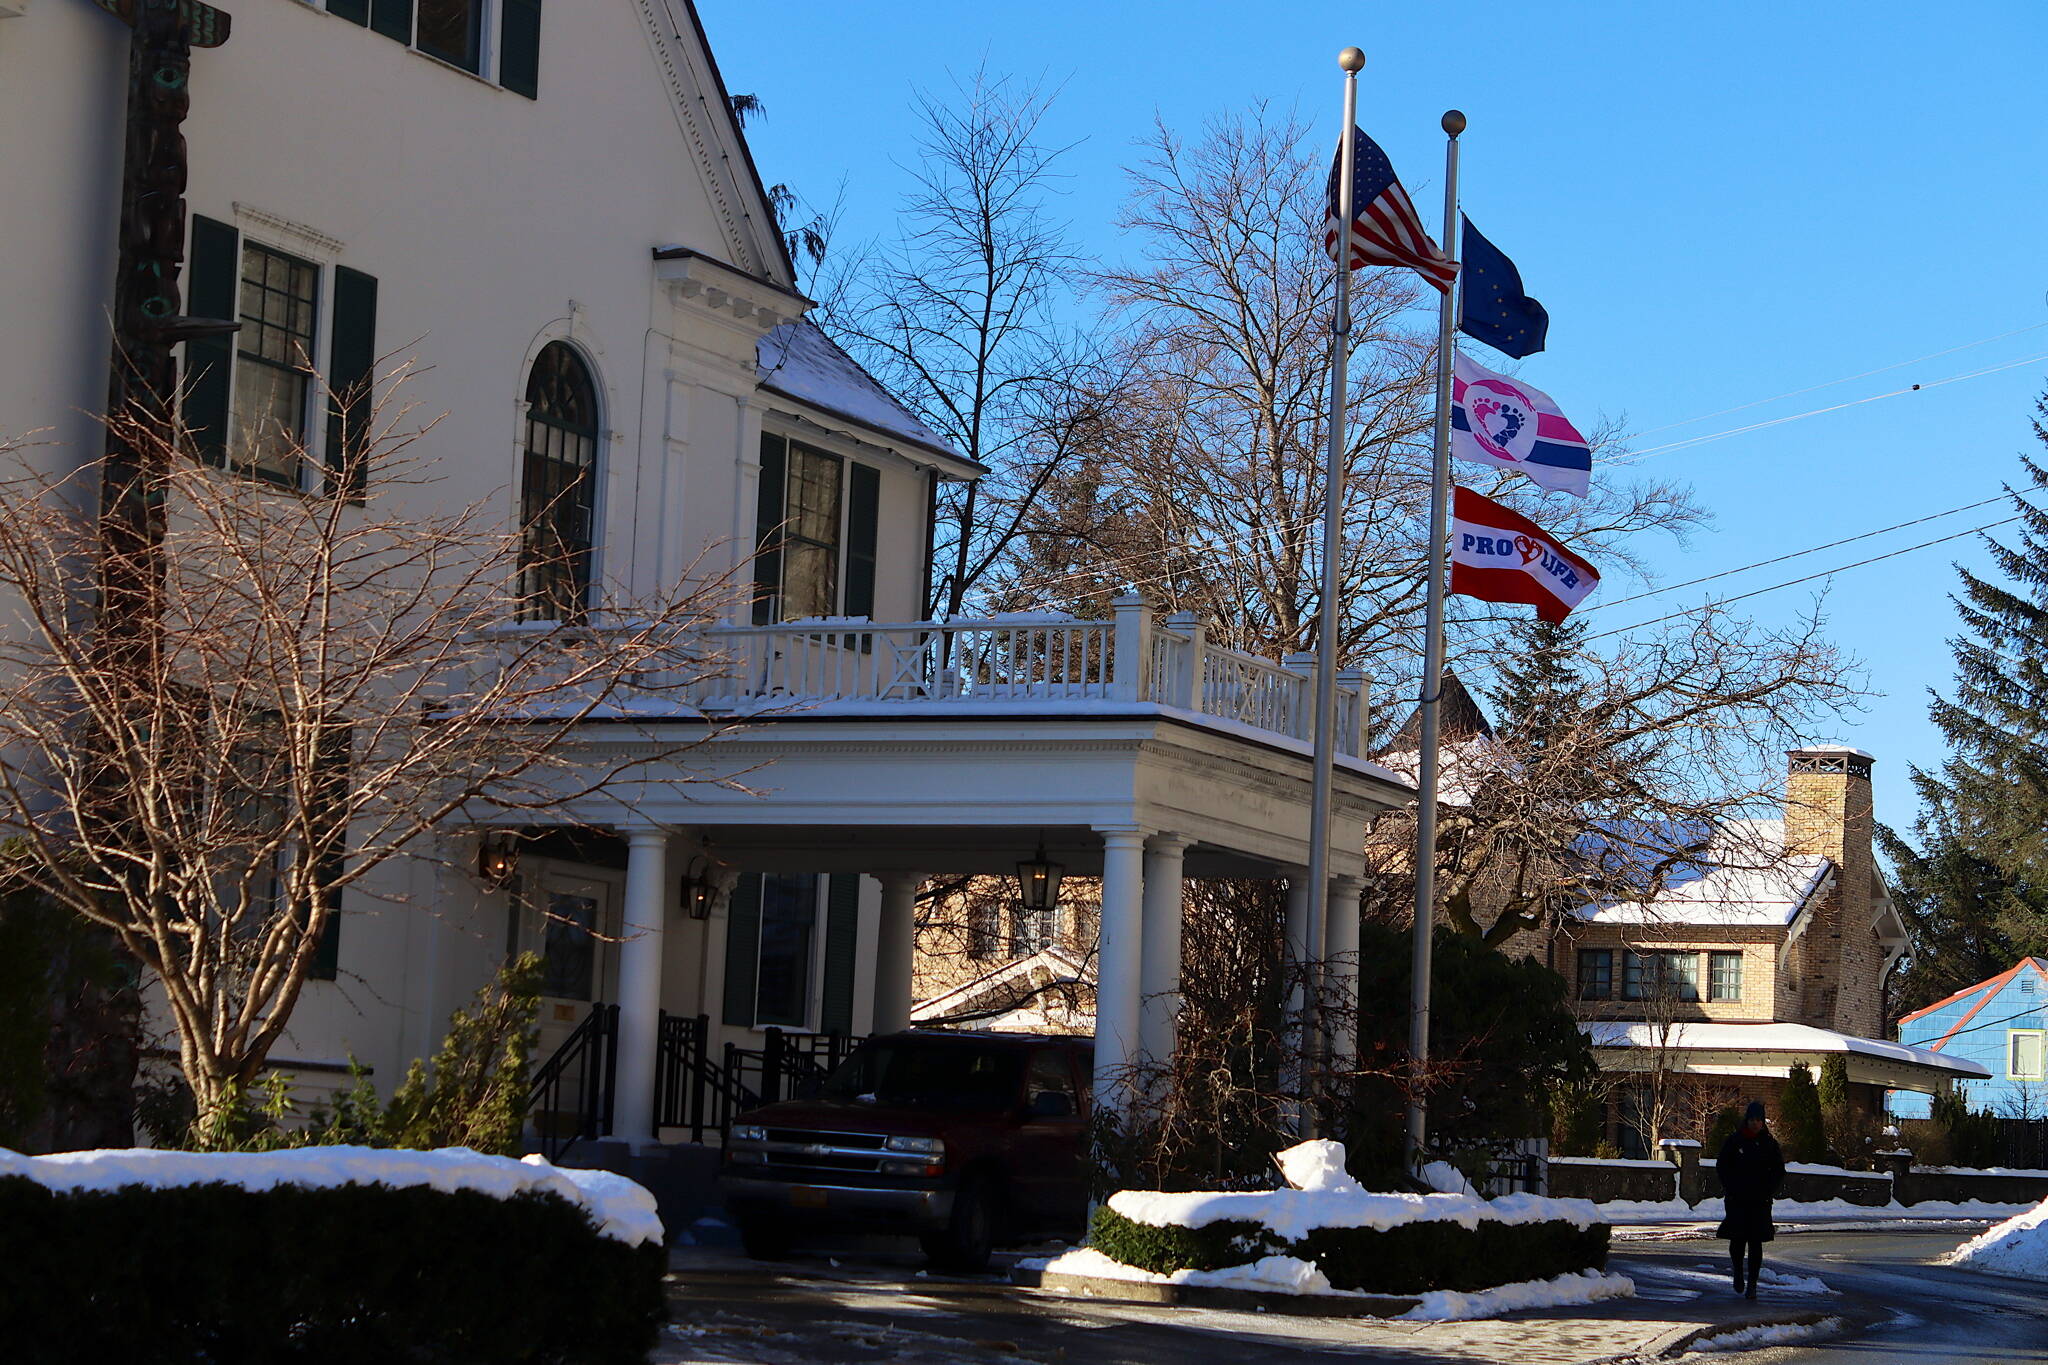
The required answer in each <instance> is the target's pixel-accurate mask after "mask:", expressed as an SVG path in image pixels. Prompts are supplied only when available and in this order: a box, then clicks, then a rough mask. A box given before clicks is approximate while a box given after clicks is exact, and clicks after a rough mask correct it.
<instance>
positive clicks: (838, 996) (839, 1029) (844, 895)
mask: <svg viewBox="0 0 2048 1365" xmlns="http://www.w3.org/2000/svg"><path fill="white" fill-rule="evenodd" d="M826 883H827V886H826V892H825V990H824V1003H823V1006H822V1008H821V1009H820V1011H819V1014H818V1027H819V1028H820V1029H821V1030H823V1031H824V1032H826V1033H852V1032H853V977H854V966H855V961H856V955H857V954H858V953H859V951H860V874H859V873H857V872H852V873H838V872H835V873H833V874H832V875H831V876H830V877H829V878H827V879H826Z"/></svg>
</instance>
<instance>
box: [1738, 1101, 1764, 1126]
mask: <svg viewBox="0 0 2048 1365" xmlns="http://www.w3.org/2000/svg"><path fill="white" fill-rule="evenodd" d="M1751 1119H1755V1120H1756V1121H1757V1122H1758V1123H1762V1122H1763V1121H1764V1102H1763V1101H1762V1100H1751V1101H1750V1102H1749V1108H1747V1109H1745V1110H1743V1111H1742V1121H1743V1122H1744V1123H1747V1122H1749V1121H1750V1120H1751Z"/></svg>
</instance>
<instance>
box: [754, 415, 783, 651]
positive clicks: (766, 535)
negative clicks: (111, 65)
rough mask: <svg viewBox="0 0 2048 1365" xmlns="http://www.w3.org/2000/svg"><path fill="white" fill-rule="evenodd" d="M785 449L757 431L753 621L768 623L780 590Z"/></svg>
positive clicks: (772, 619) (773, 612)
mask: <svg viewBox="0 0 2048 1365" xmlns="http://www.w3.org/2000/svg"><path fill="white" fill-rule="evenodd" d="M788 462H789V451H788V447H787V446H786V445H785V443H784V442H783V439H782V438H781V437H780V436H770V435H769V434H768V433H766V432H763V433H761V486H760V490H759V492H758V493H757V494H756V495H755V498H754V624H755V625H757V626H765V625H769V624H771V623H772V622H773V621H774V620H775V617H776V615H777V614H778V613H777V608H776V601H777V598H778V597H779V596H780V595H781V593H782V519H783V517H784V516H786V515H787V513H786V512H785V511H784V510H783V506H784V504H783V491H784V490H783V481H784V479H785V478H786V477H787V475H788Z"/></svg>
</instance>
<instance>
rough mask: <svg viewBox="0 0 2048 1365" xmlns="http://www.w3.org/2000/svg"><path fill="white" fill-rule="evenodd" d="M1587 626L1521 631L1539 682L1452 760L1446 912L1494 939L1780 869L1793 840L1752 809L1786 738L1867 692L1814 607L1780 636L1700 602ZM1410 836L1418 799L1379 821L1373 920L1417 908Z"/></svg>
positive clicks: (1761, 807)
mask: <svg viewBox="0 0 2048 1365" xmlns="http://www.w3.org/2000/svg"><path fill="white" fill-rule="evenodd" d="M1583 634H1584V632H1583V630H1581V629H1575V628H1565V629H1560V628H1556V627H1546V626H1544V625H1543V624H1542V623H1531V624H1530V625H1529V626H1528V627H1526V628H1524V629H1521V630H1518V631H1516V632H1512V633H1511V634H1510V635H1509V636H1508V638H1507V640H1506V641H1505V649H1504V652H1506V653H1508V654H1510V655H1511V656H1512V657H1514V658H1515V659H1517V660H1518V661H1520V662H1521V663H1522V664H1523V665H1525V671H1524V683H1525V689H1526V690H1525V694H1524V695H1522V696H1520V697H1519V698H1518V697H1517V696H1515V695H1514V694H1513V692H1512V691H1511V690H1509V689H1501V690H1497V691H1496V693H1495V696H1496V698H1497V699H1498V700H1499V701H1500V702H1501V703H1502V704H1503V706H1504V709H1505V710H1506V712H1507V713H1506V714H1505V715H1504V716H1503V717H1502V718H1501V723H1500V724H1499V725H1498V726H1496V728H1495V730H1494V733H1493V734H1492V735H1491V736H1490V737H1473V738H1469V739H1466V740H1463V741H1460V742H1459V743H1458V744H1456V745H1455V746H1454V747H1453V748H1452V749H1451V750H1450V751H1449V752H1448V754H1447V757H1446V778H1445V786H1444V798H1443V800H1441V801H1440V803H1439V813H1438V831H1437V887H1438V888H1439V890H1438V894H1439V897H1440V899H1439V902H1438V906H1439V913H1440V914H1441V915H1442V916H1443V918H1444V921H1445V922H1446V923H1448V924H1449V925H1451V926H1452V927H1453V928H1456V929H1457V930H1459V931H1460V932H1462V933H1467V934H1473V935H1477V936H1479V937H1481V938H1483V939H1484V940H1485V941H1486V942H1488V943H1491V944H1495V945H1504V944H1507V943H1509V942H1510V941H1511V940H1514V939H1515V938H1516V936H1517V935H1525V934H1537V933H1542V932H1546V931H1547V930H1549V929H1550V928H1551V927H1552V925H1553V923H1554V921H1555V916H1556V914H1557V913H1558V912H1559V911H1560V910H1561V909H1563V908H1566V907H1572V906H1579V905H1585V904H1589V903H1600V902H1646V903H1647V902H1650V901H1652V900H1653V898H1654V897H1655V896H1656V895H1657V893H1658V892H1659V891H1661V890H1662V889H1663V888H1664V887H1665V886H1666V884H1667V883H1668V882H1669V881H1670V880H1671V878H1672V877H1673V875H1674V874H1676V873H1680V872H1683V871H1686V870H1688V869H1691V870H1697V869H1699V868H1700V867H1702V866H1704V865H1705V864H1706V863H1707V862H1710V861H1711V862H1712V863H1714V864H1717V865H1721V866H1733V867H1749V868H1758V869H1761V868H1768V867H1771V866H1773V865H1775V863H1776V862H1777V861H1778V860H1779V858H1780V857H1781V856H1782V850H1781V849H1780V848H1778V847H1776V846H1775V845H1774V844H1773V843H1772V842H1771V841H1770V840H1768V839H1766V838H1764V837H1762V835H1761V833H1760V832H1759V831H1758V830H1757V829H1756V828H1755V827H1753V826H1752V825H1751V824H1750V823H1749V818H1750V817H1754V816H1757V815H1759V814H1761V813H1763V812H1765V811H1767V810H1769V809H1772V808H1774V807H1775V805H1776V803H1777V801H1778V799H1779V798H1778V784H1779V782H1781V781H1782V778H1781V777H1780V775H1779V774H1780V773H1781V771H1782V754H1783V752H1784V750H1785V749H1787V748H1790V747H1792V746H1794V745H1796V744H1798V743H1800V742H1802V741H1803V738H1804V737H1805V735H1807V734H1808V733H1810V730H1811V726H1812V724H1813V723H1814V721H1815V720H1816V719H1817V718H1818V717H1820V716H1823V715H1828V714H1832V713H1833V712H1835V711H1837V710H1839V709H1842V708H1845V707H1850V706H1853V705H1855V704H1856V702H1857V700H1858V698H1859V696H1860V692H1859V689H1858V685H1857V682H1856V679H1855V673H1854V664H1853V662H1852V661H1851V660H1849V659H1847V658H1846V657H1845V656H1844V655H1843V654H1842V652H1841V651H1840V650H1839V649H1838V648H1836V647H1835V646H1834V645H1833V644H1831V643H1829V642H1828V641H1827V640H1826V639H1825V637H1824V636H1823V635H1822V633H1821V623H1820V621H1819V619H1818V617H1817V616H1814V617H1809V618H1808V619H1807V620H1805V621H1804V622H1802V623H1800V624H1798V625H1796V626H1794V627H1792V628H1790V629H1786V630H1766V629H1762V628H1760V627H1757V626H1756V625H1754V624H1753V623H1750V622H1747V621H1743V620H1741V619H1739V618H1736V617H1733V616H1730V615H1729V614H1727V613H1726V612H1723V611H1703V612H1699V613H1695V614H1693V615H1690V616H1687V617H1683V618H1681V619H1679V620H1677V621H1674V622H1671V623H1668V624H1667V625H1665V626H1664V627H1663V628H1662V629H1661V630H1659V631H1657V632H1656V633H1654V634H1650V635H1645V636H1639V637H1634V638H1625V639H1621V640H1618V641H1616V642H1615V643H1614V644H1613V645H1612V646H1610V647H1609V648H1607V649H1605V650H1596V649H1594V648H1592V647H1591V646H1589V645H1587V644H1586V643H1585V642H1584V641H1583ZM1545 670H1547V675H1546V676H1547V680H1544V679H1534V678H1532V677H1531V675H1532V674H1535V673H1544V672H1545ZM1396 747H1397V748H1398V742H1397V745H1396ZM1414 758H1415V756H1414V755H1413V754H1412V753H1406V754H1404V753H1400V752H1395V753H1391V754H1388V755H1386V761H1387V762H1389V763H1391V764H1393V765H1394V766H1396V767H1402V766H1411V767H1412V765H1413V762H1414ZM1413 832H1414V815H1413V812H1412V811H1403V812H1394V813H1392V814H1389V815H1387V816H1385V817H1382V819H1381V820H1380V821H1379V822H1378V823H1377V824H1376V825H1375V826H1374V829H1373V833H1372V838H1371V843H1370V848H1369V852H1370V853H1371V854H1372V856H1373V857H1374V860H1375V863H1376V872H1375V876H1374V878H1373V882H1372V885H1371V887H1370V888H1369V890H1368V894H1367V902H1368V907H1369V913H1370V914H1371V915H1373V916H1374V917H1375V918H1379V919H1382V920H1387V921H1390V922H1400V921H1402V920H1404V919H1406V918H1408V917H1409V916H1410V915H1411V913H1412V905H1413V894H1414V878H1413V857H1412V849H1413V847H1414V843H1413Z"/></svg>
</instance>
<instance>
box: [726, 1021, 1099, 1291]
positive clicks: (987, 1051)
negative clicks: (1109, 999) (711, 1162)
mask: <svg viewBox="0 0 2048 1365" xmlns="http://www.w3.org/2000/svg"><path fill="white" fill-rule="evenodd" d="M1093 1054H1094V1047H1093V1043H1092V1041H1091V1040H1089V1039H1086V1038H1067V1037H1051V1036H1045V1035H1039V1034H1004V1033H964V1032H940V1031H937V1030H911V1031H909V1032H905V1033H896V1034H889V1035H886V1036H882V1037H875V1038H870V1039H868V1040H867V1041H866V1042H864V1043H862V1044H861V1045H860V1046H859V1047H858V1048H856V1049H855V1050H854V1052H853V1054H852V1055H851V1056H849V1057H848V1058H847V1059H846V1060H845V1061H844V1062H842V1063H841V1064H840V1065H839V1067H838V1068H837V1069H836V1070H835V1071H833V1072H832V1074H831V1075H830V1076H828V1077H827V1078H826V1079H825V1081H824V1083H823V1085H822V1086H821V1087H820V1088H819V1090H818V1093H817V1095H816V1096H815V1097H814V1098H806V1099H794V1100H784V1101H782V1102H781V1103H778V1104H770V1105H765V1106H763V1107H761V1108H758V1109H754V1110H751V1111H749V1112H747V1113H744V1114H741V1115H740V1116H739V1117H738V1118H737V1119H735V1120H734V1122H733V1125H732V1128H731V1131H730V1133H729V1134H728V1136H727V1139H726V1145H725V1164H724V1168H723V1170H722V1172H721V1174H720V1180H719V1183H720V1186H721V1187H722V1189H723V1192H724V1195H725V1204H726V1208H727V1210H728V1211H729V1212H730V1213H731V1214H732V1216H733V1219H734V1221H735V1222H737V1223H738V1225H739V1230H740V1240H741V1242H742V1244H743V1245H744V1246H745V1247H746V1249H747V1253H748V1254H749V1255H751V1256H755V1257H757V1258H763V1259H772V1258H775V1257H779V1256H782V1255H785V1254H787V1252H788V1250H789V1248H790V1245H791V1243H792V1242H793V1241H794V1240H795V1238H796V1237H797V1236H798V1235H799V1234H800V1233H801V1232H805V1231H812V1230H819V1231H822V1230H827V1229H830V1230H835V1231H861V1232H889V1233H910V1234H914V1235H915V1236H916V1237H917V1238H918V1239H919V1241H920V1242H922V1244H923V1246H924V1250H925V1254H926V1255H927V1256H929V1257H930V1258H931V1259H932V1260H933V1261H934V1262H935V1263H937V1264H939V1265H943V1266H945V1267H947V1268H948V1269H954V1270H979V1269H981V1268H982V1267H983V1266H985V1265H987V1264H988V1259H989V1253H990V1251H991V1250H992V1249H993V1248H994V1247H995V1246H997V1245H998V1244H1002V1243H1011V1242H1021V1241H1031V1240H1042V1239H1045V1238H1049V1237H1066V1238H1075V1237H1077V1236H1078V1235H1079V1234H1080V1232H1081V1231H1082V1230H1083V1227H1084V1225H1085V1222H1086V1218H1087V1208H1088V1180H1087V1167H1086V1160H1085V1158H1086V1147H1087V1129H1088V1082H1089V1076H1090V1067H1091V1063H1092V1060H1093Z"/></svg>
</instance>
